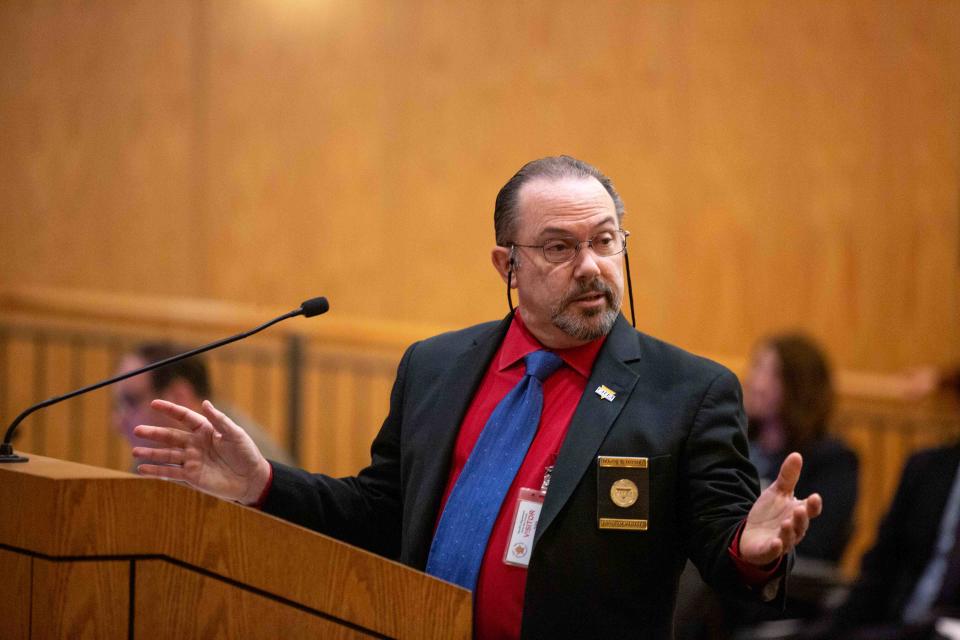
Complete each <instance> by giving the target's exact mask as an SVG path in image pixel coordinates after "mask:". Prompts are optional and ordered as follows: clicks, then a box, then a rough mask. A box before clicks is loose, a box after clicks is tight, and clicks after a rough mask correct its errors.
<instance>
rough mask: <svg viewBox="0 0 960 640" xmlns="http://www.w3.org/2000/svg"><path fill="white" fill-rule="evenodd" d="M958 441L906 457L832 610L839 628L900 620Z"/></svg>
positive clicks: (959, 455) (958, 455) (928, 546)
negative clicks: (873, 533) (873, 534)
mask: <svg viewBox="0 0 960 640" xmlns="http://www.w3.org/2000/svg"><path fill="white" fill-rule="evenodd" d="M958 464H960V444H955V445H953V446H950V447H942V448H938V449H928V450H926V451H921V452H920V453H917V454H914V455H913V456H911V457H910V459H909V460H907V464H906V466H905V467H904V470H903V476H902V477H901V479H900V484H899V485H898V487H897V492H896V494H895V495H894V498H893V502H892V503H891V505H890V509H889V511H888V512H887V514H886V515H885V516H884V518H883V521H882V522H881V523H880V528H879V529H878V531H877V540H876V542H875V543H874V545H873V547H872V548H871V549H870V551H868V552H867V553H866V554H865V555H864V556H863V561H862V562H861V566H860V576H859V577H858V578H857V582H856V583H855V584H854V585H853V587H852V588H851V591H850V595H849V596H848V598H847V600H846V602H845V603H844V604H843V605H842V606H841V607H840V609H839V611H838V612H837V616H836V618H837V620H836V624H837V626H839V627H864V626H873V625H894V626H897V625H899V624H900V621H901V615H902V613H903V608H904V607H905V606H906V604H907V601H908V600H909V599H910V596H911V595H912V594H913V589H914V587H915V586H916V584H917V580H919V579H920V576H921V575H922V574H923V571H924V569H926V566H927V564H928V563H929V562H930V559H931V557H932V555H933V551H934V548H935V546H936V541H937V536H938V535H939V531H940V520H941V518H942V517H943V510H944V508H945V506H946V504H947V499H948V498H949V496H950V489H951V488H952V487H953V481H954V478H956V475H957V466H958Z"/></svg>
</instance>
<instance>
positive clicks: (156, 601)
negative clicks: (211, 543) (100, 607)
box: [134, 560, 376, 640]
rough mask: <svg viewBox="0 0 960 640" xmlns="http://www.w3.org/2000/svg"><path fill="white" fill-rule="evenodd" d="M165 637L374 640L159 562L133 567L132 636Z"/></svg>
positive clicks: (272, 601)
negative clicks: (133, 608) (133, 614)
mask: <svg viewBox="0 0 960 640" xmlns="http://www.w3.org/2000/svg"><path fill="white" fill-rule="evenodd" d="M157 629H163V635H164V636H165V637H169V638H250V639H251V640H256V639H258V638H262V639H263V640H272V639H275V638H277V637H279V636H282V637H284V638H291V639H294V638H304V639H306V638H330V639H331V640H346V639H348V638H374V637H376V636H374V635H370V634H367V633H362V632H360V631H355V630H353V629H351V628H350V627H345V626H343V625H342V624H338V623H336V622H332V621H330V620H328V619H326V618H322V617H320V616H318V615H315V614H311V613H307V612H305V611H301V610H298V609H294V608H292V607H290V606H288V605H286V604H283V603H280V602H277V601H276V600H273V599H270V598H268V597H265V596H261V595H257V594H255V593H252V592H250V591H245V590H243V589H239V588H237V587H236V586H234V585H231V584H228V583H225V582H223V581H221V580H216V579H214V578H210V577H207V576H204V575H202V574H199V573H197V572H195V571H191V570H189V569H184V568H182V567H178V566H175V565H172V564H170V563H168V562H164V561H162V560H144V561H140V562H137V586H136V618H135V620H134V636H135V637H142V638H149V637H151V635H153V634H154V633H155V632H156V630H157Z"/></svg>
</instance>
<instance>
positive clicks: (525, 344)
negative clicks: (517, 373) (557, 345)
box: [497, 309, 607, 379]
mask: <svg viewBox="0 0 960 640" xmlns="http://www.w3.org/2000/svg"><path fill="white" fill-rule="evenodd" d="M606 339H607V337H606V336H603V337H600V338H597V339H596V340H591V341H590V342H588V343H587V344H582V345H580V346H579V347H570V348H569V349H548V351H551V352H553V353H555V354H557V355H558V356H560V357H561V358H562V359H563V361H564V362H565V363H566V365H567V366H568V367H570V368H571V369H573V370H574V371H576V372H577V373H579V374H580V375H581V376H583V377H584V379H589V378H590V372H591V371H592V370H593V363H594V361H595V360H596V359H597V354H598V353H599V352H600V347H602V346H603V342H604V340H606ZM541 349H546V347H544V346H543V345H542V344H540V341H539V340H537V339H536V338H534V337H533V334H532V333H530V330H529V329H527V327H526V325H524V324H523V318H521V317H520V310H519V309H517V311H516V312H515V313H514V314H513V321H512V322H511V323H510V328H508V329H507V335H506V337H504V339H503V345H501V347H500V358H499V360H498V361H497V368H498V370H499V371H505V370H506V369H509V368H510V367H512V366H514V365H516V364H517V363H518V362H520V361H521V360H523V358H524V357H526V355H527V354H528V353H533V352H534V351H540V350H541Z"/></svg>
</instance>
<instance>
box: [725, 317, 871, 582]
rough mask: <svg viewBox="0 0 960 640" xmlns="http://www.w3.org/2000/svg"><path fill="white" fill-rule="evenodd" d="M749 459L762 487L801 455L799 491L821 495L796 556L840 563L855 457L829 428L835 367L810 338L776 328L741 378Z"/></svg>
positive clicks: (853, 497)
mask: <svg viewBox="0 0 960 640" xmlns="http://www.w3.org/2000/svg"><path fill="white" fill-rule="evenodd" d="M743 387H744V389H743V392H744V399H743V402H744V408H745V409H746V413H747V419H748V431H747V435H748V437H749V440H750V458H751V460H753V463H754V464H755V465H756V467H757V472H758V473H759V474H760V481H761V483H762V484H764V486H765V485H766V484H768V483H770V482H773V481H774V480H775V479H776V474H777V470H778V469H779V468H780V463H781V462H783V459H784V458H785V457H786V455H787V454H788V453H789V452H791V451H799V452H800V453H801V454H802V455H803V474H802V475H801V477H800V482H799V483H798V485H797V489H796V491H797V495H807V494H808V493H810V492H811V491H816V492H819V493H820V495H822V496H823V513H822V514H821V516H820V517H819V518H818V519H817V520H816V521H813V522H811V523H810V529H809V530H808V531H807V535H806V537H805V538H804V539H803V541H802V542H801V543H800V544H799V545H798V546H797V555H798V557H799V558H811V559H817V560H823V561H827V562H830V563H834V564H836V563H837V562H839V561H840V558H841V557H842V556H843V552H844V549H845V548H846V546H847V542H849V540H850V534H851V532H852V531H853V513H854V508H855V506H856V503H857V479H858V460H857V456H856V454H855V453H854V452H853V451H852V450H850V448H849V447H847V446H846V445H845V444H844V443H843V442H842V441H840V440H839V439H837V438H835V437H833V436H831V435H830V434H829V433H828V424H829V421H830V416H831V414H832V411H833V405H834V391H833V383H832V379H831V373H830V366H829V364H828V363H827V359H826V357H825V356H824V354H823V352H822V351H821V350H820V348H819V347H818V346H817V345H816V343H815V342H813V340H811V339H810V338H808V337H807V336H804V335H802V334H797V333H786V334H779V335H774V336H771V337H769V338H766V339H764V340H762V341H761V342H760V343H759V344H758V345H757V347H756V348H755V349H754V352H753V356H752V358H751V362H750V366H749V369H748V371H747V374H746V376H745V377H744V381H743Z"/></svg>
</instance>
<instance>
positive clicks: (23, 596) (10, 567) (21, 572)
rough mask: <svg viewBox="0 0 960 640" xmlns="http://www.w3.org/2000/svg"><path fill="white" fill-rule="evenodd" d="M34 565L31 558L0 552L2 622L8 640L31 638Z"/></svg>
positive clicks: (4, 551) (0, 550)
mask: <svg viewBox="0 0 960 640" xmlns="http://www.w3.org/2000/svg"><path fill="white" fill-rule="evenodd" d="M31 562H32V561H31V559H30V557H29V556H26V555H23V554H20V553H13V552H12V551H7V550H6V549H0V576H3V578H2V579H0V620H3V637H4V638H6V639H7V640H27V639H28V638H29V637H30V581H31V579H32V574H31V569H32V567H31Z"/></svg>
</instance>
